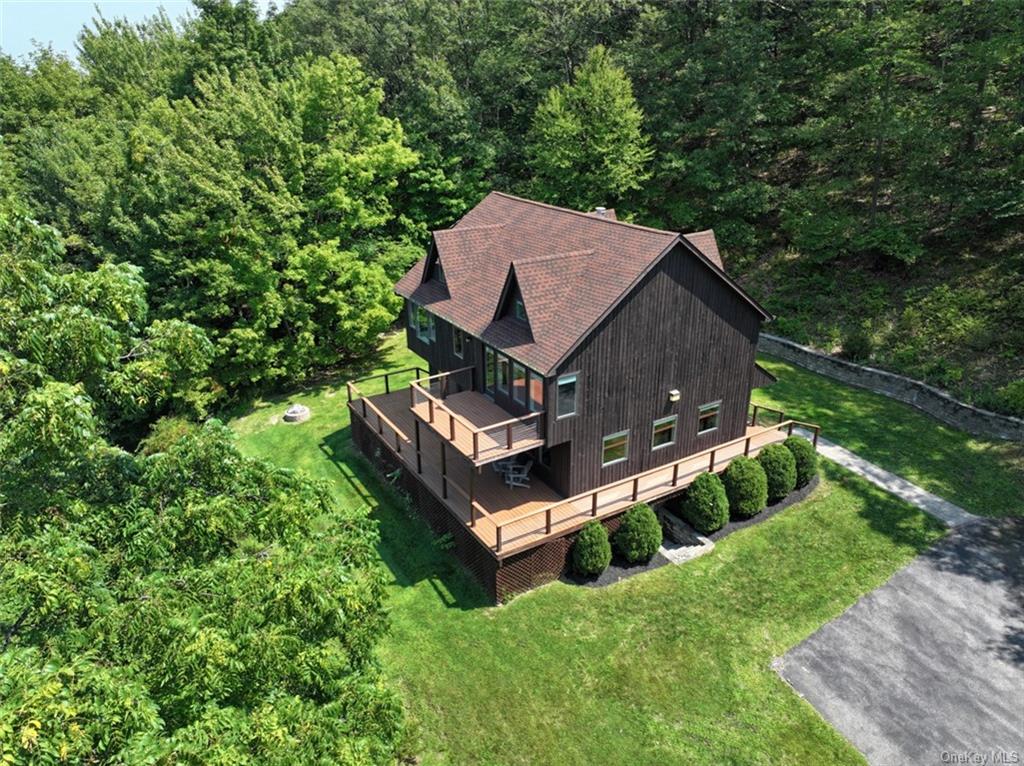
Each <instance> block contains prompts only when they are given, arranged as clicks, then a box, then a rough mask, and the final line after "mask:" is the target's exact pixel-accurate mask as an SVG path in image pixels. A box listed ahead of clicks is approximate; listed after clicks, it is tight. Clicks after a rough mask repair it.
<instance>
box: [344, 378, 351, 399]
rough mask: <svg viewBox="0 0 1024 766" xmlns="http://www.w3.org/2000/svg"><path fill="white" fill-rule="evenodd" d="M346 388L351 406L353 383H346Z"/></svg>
mask: <svg viewBox="0 0 1024 766" xmlns="http://www.w3.org/2000/svg"><path fill="white" fill-rule="evenodd" d="M345 388H347V389H348V401H349V404H351V403H352V381H351V380H350V381H348V382H346V383H345Z"/></svg>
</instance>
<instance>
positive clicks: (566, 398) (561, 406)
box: [556, 375, 576, 418]
mask: <svg viewBox="0 0 1024 766" xmlns="http://www.w3.org/2000/svg"><path fill="white" fill-rule="evenodd" d="M557 410H558V411H557V415H556V416H557V417H560V418H567V417H569V416H570V415H575V414H576V376H575V375H563V376H562V377H560V378H559V379H558V398H557Z"/></svg>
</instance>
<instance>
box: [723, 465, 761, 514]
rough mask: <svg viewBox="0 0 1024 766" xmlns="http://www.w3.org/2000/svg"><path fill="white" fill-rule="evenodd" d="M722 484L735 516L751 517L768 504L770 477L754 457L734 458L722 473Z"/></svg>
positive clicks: (730, 510) (730, 508) (731, 511)
mask: <svg viewBox="0 0 1024 766" xmlns="http://www.w3.org/2000/svg"><path fill="white" fill-rule="evenodd" d="M722 484H723V485H724V486H725V494H726V497H728V498H729V512H730V513H731V514H732V515H733V516H734V517H735V518H738V519H749V518H751V517H752V516H756V515H757V514H759V513H760V512H761V511H763V510H764V507H765V506H766V505H768V477H767V476H765V473H764V469H763V468H762V467H761V464H760V463H758V462H757V461H756V460H753V459H752V458H749V457H743V456H742V455H740V456H739V457H736V458H733V460H732V462H731V463H729V467H728V468H726V469H725V473H723V474H722Z"/></svg>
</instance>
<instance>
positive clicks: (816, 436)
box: [812, 427, 821, 449]
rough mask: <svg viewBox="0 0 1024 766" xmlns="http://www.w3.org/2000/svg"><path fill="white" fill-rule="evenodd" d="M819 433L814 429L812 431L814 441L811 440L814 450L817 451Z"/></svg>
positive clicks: (818, 430)
mask: <svg viewBox="0 0 1024 766" xmlns="http://www.w3.org/2000/svg"><path fill="white" fill-rule="evenodd" d="M820 433H821V429H820V428H817V427H815V429H814V439H813V440H812V441H813V443H814V449H818V434H820Z"/></svg>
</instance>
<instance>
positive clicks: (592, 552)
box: [572, 521, 612, 577]
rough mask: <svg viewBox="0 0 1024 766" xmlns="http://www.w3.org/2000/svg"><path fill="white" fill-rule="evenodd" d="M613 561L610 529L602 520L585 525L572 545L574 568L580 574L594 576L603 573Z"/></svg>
mask: <svg viewBox="0 0 1024 766" xmlns="http://www.w3.org/2000/svg"><path fill="white" fill-rule="evenodd" d="M611 561H612V544H611V543H610V542H608V530H606V529H605V528H604V525H603V524H602V523H601V522H600V521H588V522H587V523H586V524H584V525H583V529H581V530H580V533H579V535H578V536H577V537H576V542H575V543H573V546H572V568H573V571H574V572H576V574H578V575H583V576H584V577H593V576H595V575H599V574H601V572H603V571H604V570H605V569H607V568H608V565H609V564H610V563H611Z"/></svg>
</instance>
